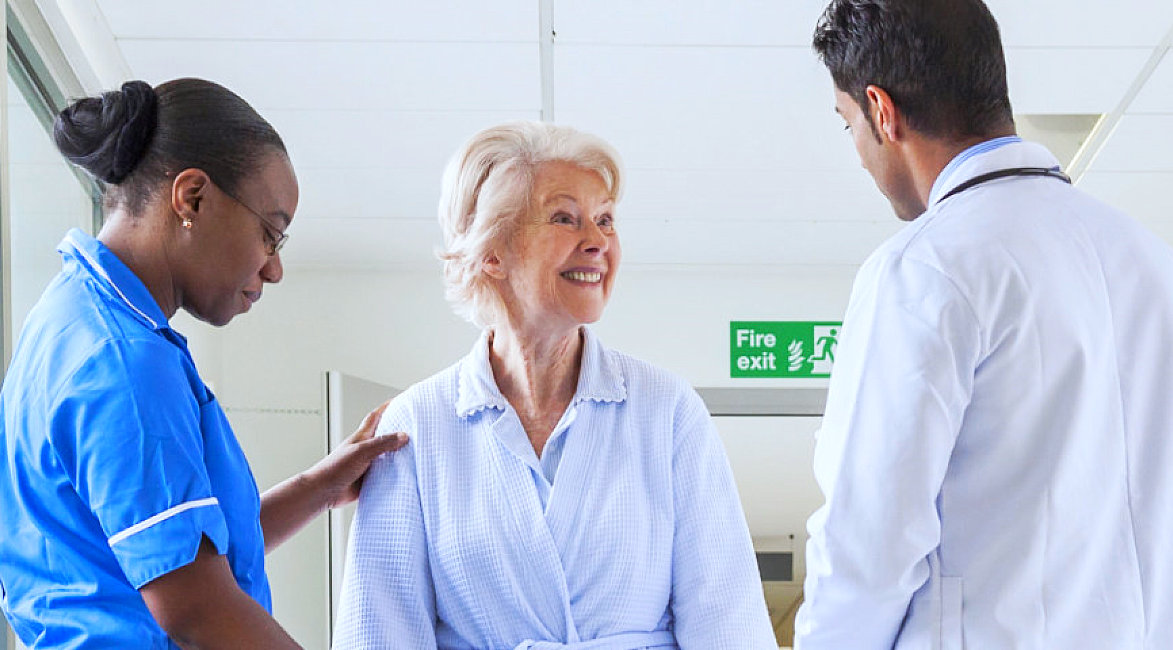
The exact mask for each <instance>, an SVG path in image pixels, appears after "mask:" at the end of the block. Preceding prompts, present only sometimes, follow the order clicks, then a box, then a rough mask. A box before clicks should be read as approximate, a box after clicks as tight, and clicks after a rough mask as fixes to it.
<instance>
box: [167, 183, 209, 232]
mask: <svg viewBox="0 0 1173 650" xmlns="http://www.w3.org/2000/svg"><path fill="white" fill-rule="evenodd" d="M211 185H212V179H211V178H210V177H209V176H208V174H207V172H205V171H204V170H202V169H195V168H191V169H185V170H183V171H181V172H179V173H178V174H176V175H175V180H173V181H172V182H171V210H172V211H173V212H175V214H176V215H177V216H178V217H179V220H180V222H181V223H182V224H183V226H184V227H185V228H191V225H190V224H191V223H193V222H194V221H195V220H196V218H197V217H198V216H199V214H200V208H201V207H202V205H203V201H204V199H205V198H206V197H207V195H208V191H209V188H210V187H211Z"/></svg>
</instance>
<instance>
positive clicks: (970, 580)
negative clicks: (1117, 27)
mask: <svg viewBox="0 0 1173 650" xmlns="http://www.w3.org/2000/svg"><path fill="white" fill-rule="evenodd" d="M1056 164H1057V163H1056V161H1055V159H1054V157H1053V156H1051V155H1050V154H1049V153H1048V152H1047V151H1046V150H1045V149H1043V148H1042V147H1040V146H1038V145H1035V144H1031V143H1026V142H1019V143H1015V144H1009V145H1006V146H1003V147H1001V148H999V149H995V150H994V151H990V152H987V153H983V154H980V155H977V156H975V157H973V158H970V159H968V160H967V161H965V162H964V163H962V164H961V166H959V167H957V168H956V169H955V170H954V171H953V173H951V174H950V176H949V177H948V178H944V179H941V180H942V181H943V182H939V183H938V184H937V185H938V187H936V188H934V196H932V197H931V200H930V206H933V201H934V200H936V199H937V198H939V197H940V196H941V195H943V194H944V193H945V192H946V191H947V190H949V189H951V188H953V187H955V186H956V185H958V184H960V183H961V182H963V181H965V180H967V179H969V178H972V177H974V176H977V175H979V174H982V173H985V172H988V171H993V170H996V169H1004V168H1009V167H1051V166H1054V165H1056ZM815 474H816V477H817V479H818V481H819V485H820V487H821V488H822V490H823V493H824V494H825V496H826V499H827V501H826V504H825V505H824V506H823V507H822V508H820V509H819V510H818V511H817V512H816V513H815V514H814V515H813V516H812V517H811V520H810V522H809V530H810V534H811V538H810V542H809V544H808V546H807V578H806V584H805V595H806V602H805V604H804V605H803V607H802V609H801V610H800V612H799V615H798V621H797V637H798V638H797V647H798V648H799V649H800V650H822V649H834V650H844V649H850V650H866V649H870V648H893V647H895V648H901V649H913V648H915V649H918V650H919V649H922V648H924V649H929V648H933V649H937V648H940V649H948V650H954V649H960V648H969V649H971V650H972V649H979V650H985V649H992V650H1012V649H1019V648H1038V649H1047V650H1069V649H1076V648H1079V649H1084V648H1089V649H1109V648H1110V649H1112V650H1123V649H1133V648H1143V649H1146V650H1147V649H1151V650H1157V649H1161V650H1168V649H1169V648H1173V250H1171V249H1170V247H1169V246H1168V245H1166V244H1165V243H1163V242H1161V241H1160V240H1159V239H1157V238H1156V237H1155V236H1153V235H1152V234H1150V233H1149V232H1147V231H1146V230H1145V229H1143V228H1142V227H1141V226H1139V225H1138V224H1137V223H1135V222H1134V221H1133V220H1131V219H1130V218H1128V217H1126V216H1124V215H1122V214H1120V213H1118V212H1116V211H1115V210H1112V209H1110V208H1108V207H1106V206H1104V205H1102V204H1100V203H1098V202H1096V201H1095V200H1093V199H1091V198H1089V197H1088V196H1086V195H1085V194H1083V193H1082V192H1080V191H1079V190H1077V189H1075V188H1072V187H1071V186H1069V185H1067V184H1064V183H1062V182H1061V181H1058V180H1055V179H1052V178H1024V177H1012V178H1008V179H1003V180H996V181H991V182H988V183H984V184H981V185H978V186H976V187H974V188H972V189H970V190H967V191H965V192H963V193H960V194H958V195H956V196H954V197H952V198H949V199H947V200H946V201H944V202H942V203H941V204H940V205H936V206H933V207H930V208H929V210H928V211H927V212H926V213H925V214H924V215H922V216H921V217H920V218H918V219H917V220H916V221H914V222H913V223H911V224H910V225H908V226H907V227H906V228H905V229H904V230H902V231H901V232H900V233H899V234H897V235H896V236H895V237H893V238H892V239H891V240H889V241H888V242H886V243H885V244H884V245H883V246H881V247H880V248H879V249H878V250H877V251H876V252H875V253H874V254H873V255H872V256H871V257H870V258H869V259H868V261H867V262H866V263H865V264H864V266H863V267H862V268H861V270H860V272H859V275H858V277H857V279H856V282H855V286H854V288H853V291H852V296H851V302H850V305H849V307H848V311H847V316H846V320H845V323H844V327H843V336H842V338H841V341H840V344H839V348H838V354H837V358H836V365H835V369H834V372H833V375H832V378H831V388H830V393H829V396H828V402H827V412H826V417H825V418H824V420H823V427H822V429H821V431H820V432H819V434H818V443H817V446H816V451H815Z"/></svg>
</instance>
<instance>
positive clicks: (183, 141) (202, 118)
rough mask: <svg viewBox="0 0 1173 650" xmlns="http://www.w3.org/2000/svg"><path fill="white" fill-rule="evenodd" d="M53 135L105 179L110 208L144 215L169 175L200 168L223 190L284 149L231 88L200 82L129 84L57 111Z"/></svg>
mask: <svg viewBox="0 0 1173 650" xmlns="http://www.w3.org/2000/svg"><path fill="white" fill-rule="evenodd" d="M53 140H54V142H55V143H56V144H57V149H58V151H60V152H61V154H62V155H63V156H65V158H67V159H68V160H69V161H70V162H72V163H74V164H75V165H78V166H79V167H81V168H83V169H85V170H86V171H87V172H89V173H90V175H92V176H93V177H94V178H96V179H98V180H99V181H101V183H102V187H103V192H104V203H105V208H106V210H107V211H109V210H111V209H113V208H114V207H119V206H121V207H124V208H126V209H127V210H128V211H129V212H130V214H132V215H137V214H139V213H141V211H142V209H143V207H144V206H145V205H146V203H147V201H148V200H149V199H150V198H151V197H152V196H153V195H154V194H155V193H156V192H159V191H161V190H162V189H163V187H164V186H165V183H166V181H167V179H168V178H169V177H170V176H173V175H175V174H177V173H179V172H181V171H183V170H184V169H189V168H197V169H202V170H203V171H204V172H205V173H207V174H208V176H209V177H210V178H211V179H212V182H213V183H215V184H216V185H219V186H220V187H221V188H223V189H224V190H225V191H226V192H228V193H230V194H232V193H235V192H236V190H237V188H238V186H239V184H240V182H241V181H242V180H243V179H244V178H245V177H247V176H248V175H249V174H251V173H253V172H255V171H256V170H257V169H258V167H259V166H260V164H261V160H262V158H264V157H265V156H266V155H267V154H269V153H272V152H280V153H282V154H285V153H286V151H285V144H284V142H282V140H281V136H279V135H277V131H276V130H274V129H273V127H272V126H271V125H270V124H269V123H268V122H266V121H265V119H264V118H262V117H261V116H260V115H258V114H257V112H256V111H255V110H253V108H252V107H251V106H249V105H248V103H247V102H245V101H244V100H243V99H241V98H240V96H238V95H237V94H236V93H234V92H232V91H231V90H228V89H227V88H225V87H223V86H221V85H219V84H216V83H213V82H211V81H205V80H203V79H175V80H173V81H168V82H166V83H164V84H161V85H159V86H158V87H157V88H151V86H150V85H149V84H147V83H145V82H143V81H130V82H127V83H125V84H123V85H122V88H121V89H120V90H116V91H111V92H106V93H102V94H101V95H99V96H97V97H86V98H84V99H80V100H78V101H76V102H74V103H73V104H70V105H69V106H67V107H66V108H65V110H63V111H61V113H60V114H59V115H58V116H57V119H56V121H55V122H54V123H53Z"/></svg>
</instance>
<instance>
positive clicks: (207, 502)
mask: <svg viewBox="0 0 1173 650" xmlns="http://www.w3.org/2000/svg"><path fill="white" fill-rule="evenodd" d="M219 504H220V501H219V499H217V498H216V497H208V498H207V499H199V500H197V501H188V502H187V503H181V504H179V505H177V506H174V507H172V508H168V509H166V510H164V511H163V512H160V513H159V514H157V515H155V516H153V517H151V518H150V519H146V520H143V521H140V522H138V523H137V524H135V525H133V526H131V527H130V528H127V529H126V530H124V531H122V532H119V533H115V534H114V535H112V536H111V537H110V539H109V540H107V541H108V542H109V544H110V546H114V545H115V544H117V543H118V542H121V541H122V540H124V539H126V538H127V537H130V536H131V535H134V534H135V533H141V532H142V531H144V530H146V529H148V528H150V527H151V526H154V525H155V524H157V523H160V522H163V521H166V520H167V519H170V518H171V517H174V516H175V515H177V514H179V513H181V512H186V511H188V510H191V509H192V508H202V507H204V506H215V505H219Z"/></svg>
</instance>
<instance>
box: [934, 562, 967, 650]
mask: <svg viewBox="0 0 1173 650" xmlns="http://www.w3.org/2000/svg"><path fill="white" fill-rule="evenodd" d="M961 597H962V579H961V578H948V577H945V576H941V645H940V648H941V650H964V648H965V644H964V642H963V641H962V637H961V600H962V598H961Z"/></svg>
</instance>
